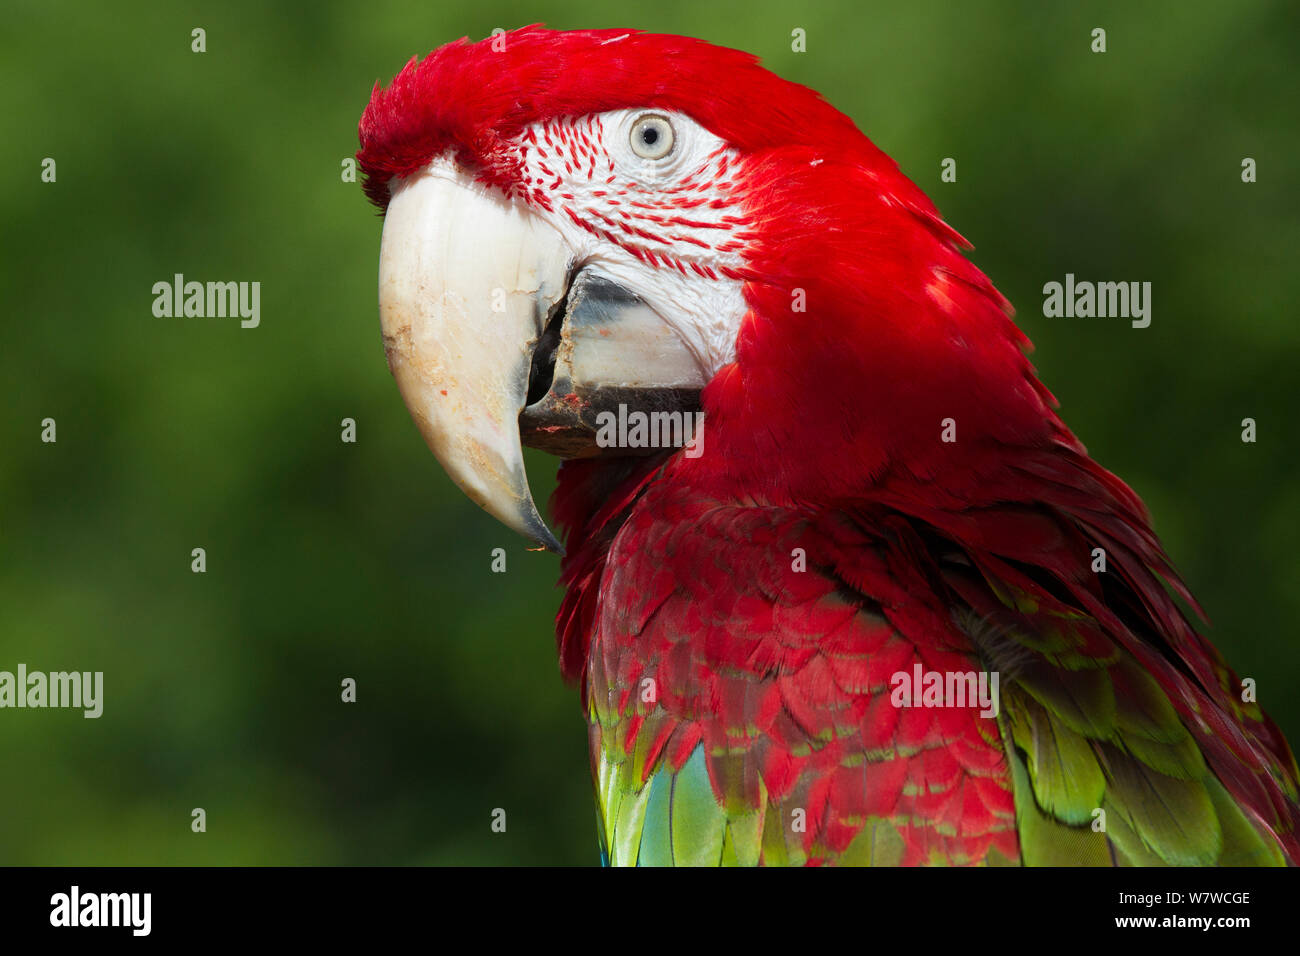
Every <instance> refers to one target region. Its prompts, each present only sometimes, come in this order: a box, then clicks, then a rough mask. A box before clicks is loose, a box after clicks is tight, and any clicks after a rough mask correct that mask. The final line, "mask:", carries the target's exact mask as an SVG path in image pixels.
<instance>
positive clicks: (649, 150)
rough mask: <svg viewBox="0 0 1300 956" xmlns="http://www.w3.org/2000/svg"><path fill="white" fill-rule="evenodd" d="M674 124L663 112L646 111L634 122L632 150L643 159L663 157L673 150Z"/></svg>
mask: <svg viewBox="0 0 1300 956" xmlns="http://www.w3.org/2000/svg"><path fill="white" fill-rule="evenodd" d="M675 138H676V137H675V136H674V135H673V124H672V123H670V122H668V117H666V116H664V115H663V114H661V113H646V114H644V115H643V116H639V117H637V119H636V122H634V123H633V124H632V136H631V142H632V152H634V153H636V154H637V155H638V156H640V157H641V158H642V159H663V158H664V157H665V156H667V155H668V154H669V153H671V152H672V151H673V141H674V140H675Z"/></svg>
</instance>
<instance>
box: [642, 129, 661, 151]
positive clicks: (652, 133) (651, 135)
mask: <svg viewBox="0 0 1300 956" xmlns="http://www.w3.org/2000/svg"><path fill="white" fill-rule="evenodd" d="M641 142H643V143H645V144H646V145H647V146H653V145H654V144H655V143H657V142H659V130H657V129H655V128H654V127H653V126H647V127H646V128H645V129H643V130H642V131H641Z"/></svg>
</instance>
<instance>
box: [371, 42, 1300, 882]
mask: <svg viewBox="0 0 1300 956" xmlns="http://www.w3.org/2000/svg"><path fill="white" fill-rule="evenodd" d="M359 134H360V149H359V151H358V153H357V157H358V162H359V165H360V167H361V169H362V170H363V172H364V175H365V182H364V189H365V193H366V195H367V196H368V197H369V198H370V200H372V201H373V202H374V204H375V205H376V206H378V207H379V208H380V210H382V211H383V213H384V216H385V220H384V226H383V237H382V242H381V251H380V264H379V310H380V319H381V326H382V331H383V342H384V347H385V350H386V354H387V359H388V364H389V368H390V370H391V372H392V374H393V376H394V377H395V379H396V381H397V385H398V388H399V390H400V392H401V394H402V396H403V399H404V401H405V403H406V405H407V407H408V409H409V410H410V413H411V415H412V416H413V418H414V420H415V422H416V424H417V425H418V427H419V430H420V432H421V433H422V434H423V437H424V438H425V440H426V441H427V443H428V445H429V447H430V449H431V450H432V452H433V454H434V455H435V456H436V457H437V459H438V461H439V462H440V463H441V464H442V466H443V467H444V469H445V470H446V471H447V473H448V474H449V475H450V477H451V478H452V479H453V480H454V481H455V483H456V484H457V485H459V487H460V488H461V489H463V491H464V492H465V493H466V494H467V495H468V496H469V497H470V498H471V499H472V500H474V501H475V502H476V503H478V504H479V505H481V506H482V507H483V508H484V509H486V510H487V511H488V512H489V513H491V514H492V515H494V516H495V517H496V518H497V519H498V520H500V521H501V522H503V523H504V524H505V525H507V526H508V527H510V528H512V529H515V530H516V531H518V532H521V533H522V534H523V535H525V536H526V537H527V538H529V539H530V540H531V541H532V542H534V543H536V544H537V545H538V546H539V549H540V548H545V549H549V550H550V551H553V552H556V553H557V554H561V555H563V563H562V566H561V583H562V585H563V586H564V587H565V588H566V592H565V595H564V598H563V601H562V604H561V607H560V610H559V614H558V617H557V621H556V636H557V644H558V650H559V660H560V669H561V671H562V673H563V675H564V677H566V678H567V679H569V680H571V681H573V682H574V683H575V684H576V685H577V686H578V688H579V690H580V694H581V700H582V708H583V713H584V715H585V717H586V719H587V721H588V725H589V728H590V750H591V762H592V770H593V777H594V782H595V790H596V802H597V807H598V812H597V819H598V834H599V843H600V849H601V854H602V860H603V861H604V862H606V863H608V864H640V865H658V864H675V865H719V864H739V865H753V864H769V865H772V864H790V865H796V864H870V865H912V864H1013V865H1153V864H1182V865H1213V864H1218V865H1247V864H1248V865H1254V864H1286V863H1294V862H1296V860H1297V859H1300V842H1298V839H1297V833H1296V823H1297V818H1298V815H1300V804H1298V803H1297V771H1296V762H1295V758H1294V757H1293V755H1292V753H1291V750H1290V748H1289V747H1288V745H1287V742H1286V740H1285V739H1284V737H1283V736H1282V734H1281V733H1280V731H1279V730H1278V728H1277V727H1276V726H1275V724H1274V723H1273V722H1272V721H1271V720H1270V719H1269V718H1268V717H1267V716H1266V715H1265V714H1264V712H1263V711H1262V710H1261V708H1260V707H1259V706H1258V705H1257V704H1256V703H1254V702H1253V700H1252V699H1251V695H1249V694H1243V692H1242V686H1243V685H1242V682H1241V681H1240V679H1239V678H1238V676H1237V675H1236V674H1235V673H1234V672H1233V671H1232V670H1231V669H1230V668H1229V667H1228V665H1227V664H1226V663H1225V662H1224V660H1223V658H1222V656H1221V655H1220V654H1219V652H1218V651H1217V650H1216V649H1215V648H1214V647H1213V646H1212V645H1211V644H1210V643H1209V642H1208V641H1207V640H1206V638H1205V637H1203V636H1202V635H1201V634H1200V633H1198V631H1197V630H1196V627H1195V626H1194V625H1193V623H1192V620H1191V619H1192V617H1193V616H1198V617H1199V616H1201V614H1200V608H1199V607H1198V606H1197V605H1196V603H1195V600H1194V599H1193V598H1192V596H1191V594H1190V593H1189V591H1188V589H1187V588H1186V586H1185V585H1184V584H1183V583H1182V581H1181V580H1180V579H1179V577H1178V576H1177V574H1176V572H1175V571H1174V570H1173V568H1172V567H1171V566H1170V563H1169V561H1168V559H1167V558H1166V556H1165V554H1164V552H1163V550H1162V548H1161V545H1160V543H1159V541H1158V539H1157V537H1156V535H1155V533H1154V532H1153V530H1152V527H1151V523H1150V520H1149V517H1148V514H1147V512H1146V510H1145V508H1144V506H1143V504H1142V502H1141V501H1140V499H1139V498H1138V497H1137V495H1136V494H1135V493H1134V492H1133V491H1131V490H1130V489H1129V488H1128V486H1126V485H1125V484H1124V483H1123V482H1122V481H1121V480H1120V479H1119V478H1117V477H1116V476H1115V475H1113V474H1111V473H1110V472H1109V471H1107V470H1105V469H1104V468H1102V467H1101V466H1100V465H1098V464H1097V463H1096V462H1094V461H1093V460H1092V459H1091V458H1090V457H1089V456H1088V454H1087V452H1086V451H1085V449H1084V447H1083V445H1082V444H1080V442H1079V441H1078V439H1076V438H1075V436H1074V435H1073V434H1072V433H1071V431H1070V430H1069V429H1068V428H1067V427H1066V425H1065V424H1064V423H1063V422H1062V420H1061V419H1060V418H1059V417H1058V416H1057V414H1056V411H1055V408H1056V401H1055V399H1054V398H1053V397H1052V395H1051V394H1050V393H1049V392H1048V391H1047V389H1046V388H1045V387H1044V386H1043V385H1042V384H1041V383H1040V382H1039V380H1038V378H1037V377H1036V374H1035V372H1034V369H1033V368H1032V366H1031V365H1030V364H1029V361H1028V359H1027V358H1026V354H1027V352H1028V351H1029V347H1030V346H1029V342H1028V339H1027V338H1026V336H1025V335H1024V334H1023V333H1022V332H1021V331H1020V330H1019V329H1018V328H1017V326H1016V325H1015V324H1014V323H1013V321H1012V319H1011V309H1010V306H1009V304H1008V303H1007V301H1006V300H1005V299H1004V298H1003V297H1002V296H1001V295H1000V294H999V293H998V292H997V291H996V290H995V289H994V287H993V285H992V284H991V283H990V281H989V280H988V279H987V278H986V277H985V276H984V274H983V273H982V272H981V271H980V270H979V269H978V268H976V266H975V265H973V264H972V262H971V261H970V260H969V259H968V258H966V256H965V254H964V250H965V249H968V248H970V246H969V245H968V244H967V243H966V242H965V240H963V239H962V237H961V236H960V235H959V234H958V233H957V232H955V231H954V230H953V229H952V228H950V227H949V226H948V225H946V224H945V223H944V222H943V220H942V219H941V218H940V216H939V213H938V211H937V210H936V208H935V206H934V205H933V204H932V203H931V202H930V200H929V199H928V198H927V197H926V196H925V194H924V193H923V192H922V191H921V190H920V189H919V188H918V187H917V186H916V185H915V184H913V183H912V182H911V181H910V180H909V179H907V178H906V177H905V176H904V175H903V174H902V172H901V171H900V170H899V168H898V167H897V165H896V164H895V163H894V162H893V161H892V160H890V159H889V158H888V157H887V156H886V155H884V154H883V153H882V152H881V151H880V150H879V149H877V148H876V147H875V146H874V145H873V144H872V143H871V141H870V140H868V139H867V137H866V136H865V135H863V134H862V133H861V132H860V131H859V130H858V128H857V127H856V126H855V125H854V123H853V122H852V121H851V120H850V119H849V118H848V117H847V116H845V115H844V114H842V113H840V112H839V111H837V110H836V109H835V108H833V107H832V106H831V105H829V104H828V103H827V102H826V101H825V100H824V99H822V98H821V97H820V96H819V95H818V94H817V93H815V92H813V91H812V90H810V89H808V88H806V87H803V86H799V85H796V84H795V83H792V82H788V81H786V80H784V79H781V78H779V77H777V76H776V75H775V74H773V73H771V72H769V71H767V70H766V69H764V68H763V67H761V66H760V65H759V62H758V60H757V59H756V58H754V57H752V56H750V55H748V54H746V53H743V52H739V51H736V50H731V49H725V48H722V47H718V46H714V45H710V44H708V43H705V42H703V41H700V40H696V39H690V38H685V37H679V36H663V35H654V34H648V33H642V32H638V31H632V30H583V31H573V32H561V31H550V30H546V29H544V28H541V27H540V26H532V27H526V28H523V29H519V30H513V31H509V32H506V33H503V34H498V35H496V36H493V37H490V38H488V39H486V40H483V41H481V42H469V41H468V40H465V39H462V40H459V41H457V42H454V43H450V44H448V45H446V46H443V47H441V48H439V49H437V50H435V51H434V52H433V53H431V54H430V55H429V56H428V57H426V58H425V59H423V60H417V59H412V60H411V61H410V62H409V63H408V64H407V65H406V66H405V68H404V69H402V70H401V71H400V72H399V73H398V74H397V75H396V77H395V78H394V79H393V81H392V83H391V84H390V85H389V86H387V87H381V86H380V85H379V84H376V86H375V88H374V91H373V93H372V95H371V99H370V102H369V104H368V105H367V106H366V108H365V111H364V114H363V115H362V117H361V120H360V124H359ZM695 415H701V416H702V419H700V420H699V423H698V427H697V428H696V430H695V431H694V432H693V433H691V435H690V436H687V435H686V432H685V431H682V432H681V434H679V430H678V425H679V424H680V422H681V421H682V420H686V421H687V422H688V423H689V422H690V421H696V419H694V418H692V416H695ZM616 416H621V417H617V418H616ZM637 416H640V418H639V419H637ZM616 420H617V421H618V422H619V423H620V424H619V426H618V427H617V428H614V427H612V423H613V422H615V421H616ZM638 420H639V422H640V425H641V427H640V432H639V433H638V434H634V432H636V431H637V429H636V428H635V427H630V428H624V424H626V423H629V422H633V423H635V421H638ZM647 421H648V422H649V423H650V424H649V427H648V428H647V427H646V426H645V423H646V422H647ZM670 424H671V425H672V428H671V429H670V428H669V425H670ZM647 435H648V436H649V438H647ZM654 439H662V440H654ZM524 444H527V445H529V446H533V447H538V448H543V449H546V450H548V451H551V452H553V453H555V454H557V455H558V456H560V457H562V458H564V459H565V461H564V462H563V464H562V465H561V466H560V469H559V478H558V486H557V490H556V491H555V494H554V497H553V499H552V511H553V515H554V519H555V523H556V524H557V525H558V527H560V528H561V529H563V531H564V533H565V543H564V545H563V546H561V543H560V541H559V540H558V539H557V537H556V536H555V535H554V534H553V533H552V531H551V530H550V528H549V527H548V525H547V523H546V522H545V521H544V520H543V518H542V517H541V515H540V513H539V512H538V509H537V507H536V505H535V504H534V502H533V498H532V495H531V493H530V491H529V486H528V479H527V475H526V474H525V470H524V464H523V452H522V446H523V445H524ZM1184 608H1187V610H1184ZM1193 612H1194V614H1193ZM954 677H955V678H956V679H954ZM977 688H978V690H977ZM985 691H992V692H993V693H991V694H986V693H985ZM990 703H991V706H990Z"/></svg>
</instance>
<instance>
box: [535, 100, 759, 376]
mask: <svg viewBox="0 0 1300 956" xmlns="http://www.w3.org/2000/svg"><path fill="white" fill-rule="evenodd" d="M656 118H661V119H662V120H666V121H667V123H668V124H670V132H671V140H672V148H671V150H670V151H668V152H667V153H666V154H665V155H663V156H662V157H660V158H656V159H650V158H646V156H645V155H638V152H637V150H636V149H635V148H634V143H633V137H634V135H635V136H640V137H641V138H640V140H639V141H638V144H637V145H639V146H640V148H641V152H642V153H647V152H649V153H653V152H654V151H655V150H654V147H655V146H656V144H657V145H659V146H660V147H662V143H663V139H662V138H661V137H662V136H663V135H664V133H665V130H664V129H663V127H662V126H661V125H659V120H658V119H656ZM647 127H651V128H653V133H652V134H651V135H649V136H647V135H646V128H647ZM647 140H649V142H648V143H647ZM521 151H522V156H521V158H522V161H523V165H524V170H525V190H526V192H527V194H528V195H529V197H530V201H531V202H532V204H533V205H534V208H535V209H536V211H537V214H538V215H539V216H541V217H542V218H543V219H545V220H546V221H547V222H549V223H550V224H551V225H552V226H554V227H555V228H556V229H558V230H559V231H560V233H561V234H562V235H563V236H564V238H565V241H566V243H567V244H568V245H569V246H570V247H571V248H572V249H573V250H574V253H575V256H576V262H577V264H578V265H579V266H584V267H585V266H595V267H597V268H598V269H599V271H600V272H601V273H603V274H604V275H606V276H607V277H609V278H610V279H612V280H614V281H615V282H618V283H619V284H621V285H624V286H626V287H627V288H628V289H630V290H631V291H633V292H635V293H636V294H637V295H638V296H640V297H641V298H642V299H644V300H645V301H646V303H647V304H648V305H649V306H650V307H651V308H652V309H654V310H655V311H656V312H658V313H659V315H660V316H661V317H662V318H663V319H664V321H665V322H666V323H667V324H668V325H670V326H671V327H672V329H673V330H674V331H675V332H676V333H677V335H678V336H679V337H680V338H681V340H682V342H683V343H684V344H685V346H686V348H687V349H688V350H689V351H690V352H691V354H692V355H693V356H694V357H695V359H696V361H697V362H698V363H699V365H700V368H701V371H702V372H703V373H704V375H705V378H706V380H707V379H708V378H712V377H713V375H714V373H716V372H717V370H718V369H719V368H721V367H722V366H723V365H725V364H727V363H728V362H731V361H732V360H733V359H734V358H735V349H736V335H737V333H738V332H739V329H740V322H741V319H742V318H743V317H744V315H745V311H746V305H745V301H744V298H743V296H742V293H741V288H742V279H741V278H740V276H741V274H742V270H743V269H744V266H745V263H744V258H743V256H742V255H741V252H742V249H743V246H744V238H743V233H744V232H745V231H746V229H747V228H748V223H747V222H746V217H745V215H744V213H743V211H742V209H741V201H740V197H739V194H738V190H737V189H736V186H735V182H734V180H735V177H736V173H737V172H738V170H739V162H740V157H739V154H738V153H736V152H735V151H734V150H732V149H730V148H729V147H728V146H727V144H726V143H725V142H724V141H723V140H721V139H719V138H718V137H717V136H715V135H714V134H712V133H710V132H709V131H708V130H705V129H704V128H703V127H701V126H699V125H698V124H697V123H695V122H694V121H693V120H691V119H689V118H688V117H686V116H683V115H681V114H680V113H673V112H670V111H667V110H645V109H637V110H615V111H611V112H607V113H600V114H596V115H592V116H583V117H577V118H573V119H565V120H559V121H554V122H551V123H547V124H544V125H539V126H536V127H532V128H530V129H528V130H526V131H525V133H524V134H523V137H522V140H521ZM548 205H549V209H548V208H546V207H547V206H548Z"/></svg>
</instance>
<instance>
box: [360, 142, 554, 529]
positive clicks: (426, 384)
mask: <svg viewBox="0 0 1300 956" xmlns="http://www.w3.org/2000/svg"><path fill="white" fill-rule="evenodd" d="M571 258H572V255H571V253H570V251H569V249H568V248H567V247H566V246H565V244H564V243H563V241H562V239H561V237H560V236H559V234H558V233H557V232H556V231H555V230H553V229H551V228H550V227H549V226H546V225H545V224H543V223H541V222H540V221H539V220H537V219H536V218H534V217H533V216H531V215H530V214H529V213H528V212H527V211H526V210H523V209H521V208H519V207H518V206H517V205H515V204H512V203H510V202H509V201H508V200H506V199H504V198H503V197H501V196H500V195H499V194H498V193H496V192H495V191H493V190H491V189H488V188H487V187H484V186H482V185H480V184H477V183H475V182H473V181H472V179H471V178H470V177H469V176H467V175H465V174H463V173H459V172H456V171H453V170H451V169H446V168H440V167H436V166H435V167H433V168H431V169H429V170H426V171H423V172H421V173H418V174H416V175H414V176H411V177H409V178H407V179H406V180H404V181H402V182H400V183H394V188H393V194H392V199H391V201H390V202H389V205H388V212H387V215H386V216H385V220H384V236H383V243H382V246H381V249H380V254H379V317H380V322H381V325H382V327H383V334H384V350H385V351H386V352H387V355H388V367H389V369H390V370H391V371H392V373H393V377H394V378H395V379H396V380H397V387H398V389H399V390H400V391H401V394H402V399H403V401H405V402H406V407H407V408H408V409H409V410H410V412H411V416H412V417H413V418H414V419H415V423H416V425H417V426H418V427H419V429H420V433H421V434H422V435H423V436H424V440H425V442H427V443H428V445H429V449H430V450H431V451H432V452H433V454H434V457H436V458H437V459H438V461H439V463H440V464H441V465H442V467H443V468H444V469H446V471H447V474H448V475H449V476H450V477H451V479H452V481H454V482H455V483H456V484H457V485H458V486H459V487H460V488H461V490H462V491H464V492H465V494H467V495H468V496H469V497H470V499H471V500H473V501H474V502H476V503H477V504H478V505H480V506H481V507H482V508H483V509H484V510H486V511H487V512H488V513H489V514H490V515H492V516H493V517H494V518H496V519H497V520H498V521H500V522H501V523H502V524H504V525H506V526H507V527H509V528H513V529H514V530H516V531H518V532H520V533H521V534H523V535H525V536H527V537H529V538H531V539H533V541H535V542H537V543H538V544H540V545H542V546H543V547H545V548H547V549H549V550H551V551H554V552H556V553H557V554H562V553H563V548H561V546H560V543H559V541H557V540H556V538H555V535H553V534H552V533H551V531H550V529H549V528H547V526H546V523H545V522H544V521H543V520H542V518H541V515H539V514H538V513H537V506H536V505H535V504H534V503H533V497H532V494H531V492H530V491H529V489H528V475H527V473H526V472H525V471H524V458H523V449H522V447H521V445H520V440H519V427H518V424H517V423H518V419H519V413H520V411H522V410H523V407H524V401H525V399H526V397H527V393H528V379H529V370H530V367H531V364H532V355H533V350H534V348H535V347H536V345H537V342H538V339H540V338H541V335H542V331H543V330H544V329H545V327H546V323H547V319H548V317H549V313H550V311H551V309H552V308H553V307H554V306H556V305H557V304H558V303H559V302H561V301H562V299H563V297H564V292H565V286H566V278H567V276H568V271H569V266H570V261H571Z"/></svg>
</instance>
